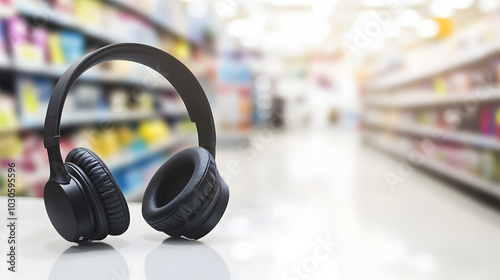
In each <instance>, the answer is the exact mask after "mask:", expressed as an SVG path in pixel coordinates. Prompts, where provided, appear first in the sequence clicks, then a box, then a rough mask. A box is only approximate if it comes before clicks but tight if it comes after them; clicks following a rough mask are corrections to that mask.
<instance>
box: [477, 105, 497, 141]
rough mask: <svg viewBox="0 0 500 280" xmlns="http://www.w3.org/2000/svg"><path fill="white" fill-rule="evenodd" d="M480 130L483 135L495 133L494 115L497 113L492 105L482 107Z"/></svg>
mask: <svg viewBox="0 0 500 280" xmlns="http://www.w3.org/2000/svg"><path fill="white" fill-rule="evenodd" d="M480 114H481V116H480V119H479V121H480V132H481V135H484V136H492V135H494V134H495V119H494V115H495V109H494V108H492V107H490V106H486V107H483V108H481V111H480Z"/></svg>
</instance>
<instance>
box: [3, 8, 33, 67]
mask: <svg viewBox="0 0 500 280" xmlns="http://www.w3.org/2000/svg"><path fill="white" fill-rule="evenodd" d="M7 34H9V36H8V39H9V43H10V49H11V50H12V52H13V58H14V61H15V62H16V63H23V62H28V63H30V62H32V61H34V60H35V59H36V50H35V46H33V44H31V42H30V37H31V36H30V32H29V28H28V23H27V22H26V21H25V20H24V19H22V18H21V17H19V16H14V17H11V18H9V19H8V20H7Z"/></svg>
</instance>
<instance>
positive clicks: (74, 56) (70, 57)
mask: <svg viewBox="0 0 500 280" xmlns="http://www.w3.org/2000/svg"><path fill="white" fill-rule="evenodd" d="M48 42H49V50H50V63H51V64H53V65H59V66H61V68H66V67H68V66H69V65H71V64H72V63H73V62H75V61H77V60H78V59H80V57H82V56H83V55H84V54H85V38H84V37H83V36H82V35H81V34H79V33H76V32H71V31H62V32H56V31H52V32H50V35H49V40H48Z"/></svg>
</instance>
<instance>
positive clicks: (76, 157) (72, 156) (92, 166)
mask: <svg viewBox="0 0 500 280" xmlns="http://www.w3.org/2000/svg"><path fill="white" fill-rule="evenodd" d="M66 161H67V162H71V163H73V164H76V165H77V166H78V167H80V168H81V169H82V171H83V172H85V174H86V175H87V176H88V178H89V179H90V181H91V182H92V183H93V185H94V187H95V188H96V189H97V192H98V193H99V195H100V197H101V199H102V202H103V204H104V208H105V210H106V215H107V218H108V224H109V234H110V235H120V234H122V233H124V232H125V231H126V230H127V229H128V226H129V224H130V214H129V210H128V206H127V202H126V200H125V197H124V196H123V193H122V191H121V189H120V187H119V186H118V184H117V183H116V180H115V178H114V177H113V174H112V173H111V171H109V169H108V167H106V165H105V164H104V162H103V161H102V160H101V159H100V158H99V157H98V156H97V155H96V154H95V153H94V152H92V151H91V150H89V149H86V148H75V149H73V150H71V152H69V154H68V155H67V156H66Z"/></svg>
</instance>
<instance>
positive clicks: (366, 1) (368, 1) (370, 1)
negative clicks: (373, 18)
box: [361, 0, 387, 8]
mask: <svg viewBox="0 0 500 280" xmlns="http://www.w3.org/2000/svg"><path fill="white" fill-rule="evenodd" d="M361 4H363V6H366V7H377V8H380V7H385V6H387V1H386V0H361Z"/></svg>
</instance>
